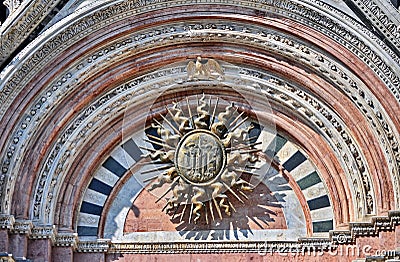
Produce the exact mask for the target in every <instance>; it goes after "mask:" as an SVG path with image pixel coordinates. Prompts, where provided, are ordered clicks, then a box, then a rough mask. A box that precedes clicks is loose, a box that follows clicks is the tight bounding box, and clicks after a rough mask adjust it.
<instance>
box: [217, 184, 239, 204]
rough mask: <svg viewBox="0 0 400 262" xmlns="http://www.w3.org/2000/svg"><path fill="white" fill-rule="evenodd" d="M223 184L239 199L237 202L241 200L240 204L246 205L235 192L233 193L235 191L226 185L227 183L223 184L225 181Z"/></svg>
mask: <svg viewBox="0 0 400 262" xmlns="http://www.w3.org/2000/svg"><path fill="white" fill-rule="evenodd" d="M221 182H222V184H224V186H225V187H226V189H228V190H229V192H231V193H232V195H234V196H235V197H236V198H237V200H239V202H240V203H242V204H244V202H243V200H242V199H241V198H240V197H239V196H238V195H237V194H236V193H235V191H233V189H232V188H231V187H230V186H228V185H227V184H225V182H223V181H221Z"/></svg>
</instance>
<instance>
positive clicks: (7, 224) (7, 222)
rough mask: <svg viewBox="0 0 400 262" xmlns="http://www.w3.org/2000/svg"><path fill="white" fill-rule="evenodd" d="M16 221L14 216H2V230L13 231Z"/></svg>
mask: <svg viewBox="0 0 400 262" xmlns="http://www.w3.org/2000/svg"><path fill="white" fill-rule="evenodd" d="M14 223H15V219H14V216H12V215H0V229H8V230H11V229H12V228H13V226H14Z"/></svg>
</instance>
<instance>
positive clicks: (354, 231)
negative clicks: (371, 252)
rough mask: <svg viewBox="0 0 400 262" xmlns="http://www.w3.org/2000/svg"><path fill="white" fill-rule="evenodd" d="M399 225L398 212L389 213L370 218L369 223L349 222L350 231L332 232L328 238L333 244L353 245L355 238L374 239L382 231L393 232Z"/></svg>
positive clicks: (399, 212) (399, 216) (399, 217)
mask: <svg viewBox="0 0 400 262" xmlns="http://www.w3.org/2000/svg"><path fill="white" fill-rule="evenodd" d="M399 224H400V211H391V212H389V215H388V216H387V217H386V216H381V217H372V219H371V222H351V223H350V224H349V225H350V230H343V231H340V230H334V231H331V232H330V238H331V240H332V242H333V243H335V244H351V243H355V240H356V238H357V237H376V236H379V232H382V231H394V230H395V227H396V226H398V225H399Z"/></svg>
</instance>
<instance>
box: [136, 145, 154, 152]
mask: <svg viewBox="0 0 400 262" xmlns="http://www.w3.org/2000/svg"><path fill="white" fill-rule="evenodd" d="M138 147H139V148H140V149H144V150H147V151H150V152H156V151H158V150H156V149H154V148H149V147H144V146H138Z"/></svg>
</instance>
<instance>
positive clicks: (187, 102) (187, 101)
mask: <svg viewBox="0 0 400 262" xmlns="http://www.w3.org/2000/svg"><path fill="white" fill-rule="evenodd" d="M186 105H187V108H188V110H189V117H190V123H192V128H195V125H194V123H193V115H192V111H191V110H190V104H189V99H188V98H187V97H186Z"/></svg>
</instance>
